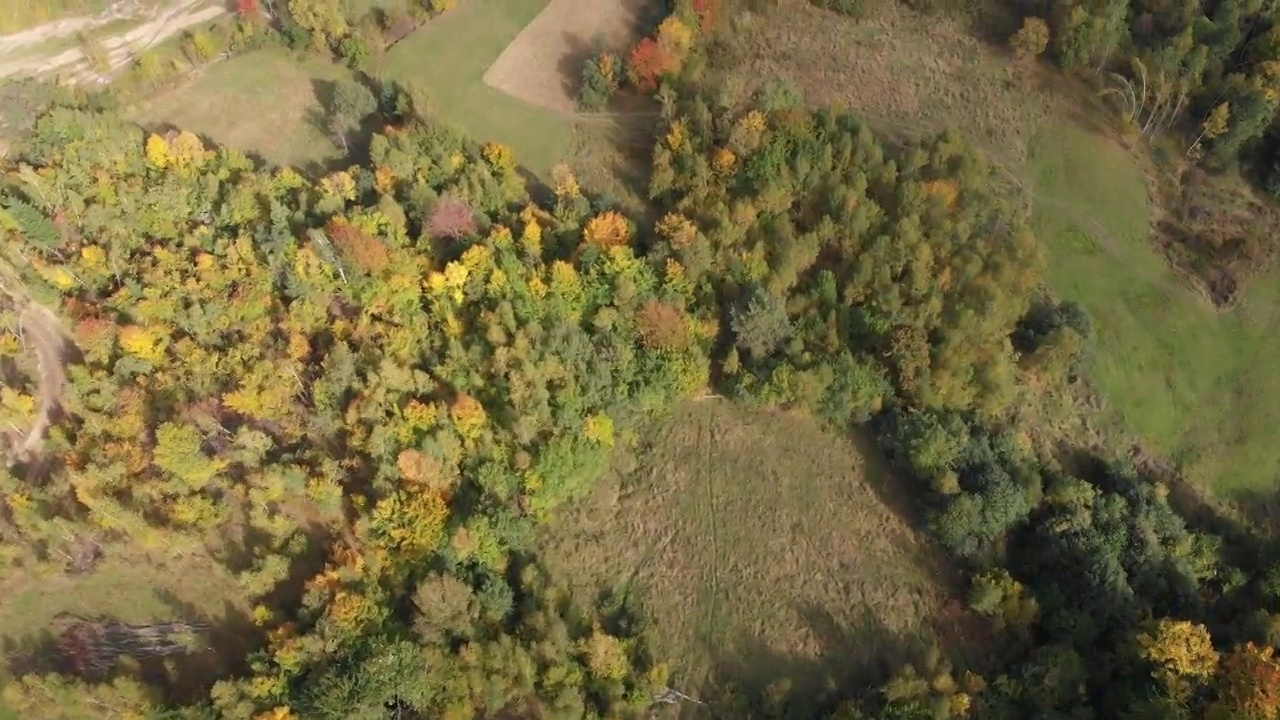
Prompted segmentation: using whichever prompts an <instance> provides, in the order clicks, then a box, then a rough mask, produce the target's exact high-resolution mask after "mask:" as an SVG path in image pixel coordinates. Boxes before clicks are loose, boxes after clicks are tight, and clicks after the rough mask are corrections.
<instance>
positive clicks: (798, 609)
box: [542, 400, 972, 696]
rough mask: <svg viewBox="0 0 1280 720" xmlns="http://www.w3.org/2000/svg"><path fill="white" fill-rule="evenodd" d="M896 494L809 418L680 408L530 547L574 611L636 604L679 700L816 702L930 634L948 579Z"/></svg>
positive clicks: (881, 471) (713, 405) (876, 671)
mask: <svg viewBox="0 0 1280 720" xmlns="http://www.w3.org/2000/svg"><path fill="white" fill-rule="evenodd" d="M893 492H894V481H893V480H892V478H890V476H889V473H888V471H887V470H886V469H885V468H884V467H883V466H882V465H881V464H880V462H879V461H878V460H877V459H875V456H873V455H870V454H868V455H866V456H863V455H860V454H859V453H858V452H856V451H855V449H854V446H853V445H852V444H851V443H850V441H849V439H848V438H844V437H840V436H836V435H833V434H830V433H828V432H825V431H824V430H822V429H821V428H820V427H818V426H817V424H816V423H814V422H813V421H812V420H810V419H808V418H805V417H802V416H798V415H794V414H788V413H783V412H780V411H770V410H762V409H751V408H746V407H740V406H737V405H734V404H731V403H729V402H727V401H719V400H713V401H703V402H698V403H690V404H688V405H686V406H684V407H683V408H681V409H679V410H677V411H676V412H675V414H674V416H673V417H671V418H669V419H667V420H666V421H665V422H663V423H661V424H660V425H659V426H658V427H656V428H654V429H653V430H651V431H650V432H648V433H647V434H646V435H645V436H644V439H643V441H642V442H641V443H640V444H639V446H638V449H637V450H636V451H635V453H634V455H631V456H624V457H622V458H621V459H619V461H618V467H617V469H616V470H615V473H614V477H612V478H610V479H608V480H607V481H606V482H604V483H603V484H602V486H601V488H600V489H599V491H598V492H597V493H596V494H595V495H594V496H593V497H592V498H591V499H590V500H589V501H586V502H584V503H582V504H580V505H579V506H577V507H574V508H572V509H571V510H569V511H567V512H565V513H563V514H562V515H561V516H560V517H558V518H557V519H556V521H555V522H554V523H552V524H551V529H550V530H549V531H548V532H549V534H548V535H547V536H546V538H545V539H544V542H543V543H542V547H543V553H544V555H545V556H546V558H547V559H548V561H549V562H550V563H551V565H552V566H553V567H554V568H557V569H559V570H561V571H563V572H564V573H565V576H566V577H569V578H572V579H573V580H574V581H575V582H576V583H578V588H577V590H578V591H579V592H580V593H581V597H583V598H584V599H588V598H590V597H592V596H593V595H595V594H597V593H600V592H611V593H615V594H620V595H626V596H629V597H630V598H631V599H633V600H634V601H636V602H637V603H638V605H639V607H640V609H641V610H642V615H643V617H645V618H647V619H648V620H649V622H650V625H651V627H652V634H653V637H654V638H655V639H656V641H657V643H658V651H659V656H660V657H662V658H669V659H671V661H672V662H674V663H675V665H674V666H673V681H672V682H673V683H675V684H676V685H677V686H678V687H680V688H681V689H682V690H685V691H686V692H689V691H690V689H692V690H693V691H696V692H701V693H704V694H705V695H706V696H714V694H715V693H716V691H717V688H723V687H724V684H725V683H733V684H736V685H738V686H740V687H743V688H756V689H760V688H763V687H765V686H767V685H769V684H770V683H773V682H775V681H790V682H792V683H793V684H794V685H793V689H795V690H797V691H799V692H798V694H799V695H801V696H804V695H805V693H806V692H808V693H809V694H810V695H812V694H813V693H817V692H820V690H821V688H822V687H823V685H824V682H825V681H827V680H828V679H838V680H840V681H842V682H843V683H845V684H844V687H850V686H851V685H850V684H849V683H852V684H853V686H863V685H864V684H866V683H870V682H873V681H875V680H877V679H883V677H882V673H883V672H884V671H885V670H886V669H887V668H890V667H893V665H894V663H896V662H898V661H902V660H904V659H906V658H907V656H908V655H909V654H910V652H909V650H910V649H912V648H915V647H917V646H918V643H919V642H920V641H921V640H922V639H923V638H925V637H928V636H930V635H931V633H932V632H933V630H932V629H931V628H930V627H927V626H926V623H928V622H930V621H931V620H934V619H936V618H938V616H939V613H940V608H941V606H942V604H943V602H944V600H945V599H946V596H947V594H948V592H947V589H946V588H945V585H946V584H947V581H946V578H947V577H948V575H947V570H946V567H945V565H944V563H943V560H942V558H941V557H940V556H939V555H938V554H935V552H934V550H933V549H932V548H931V546H929V545H928V544H926V542H925V541H924V540H922V539H921V538H920V537H918V536H917V535H916V534H915V533H914V532H913V531H912V529H911V528H910V526H909V525H908V524H907V522H906V521H905V520H904V519H902V518H901V517H899V515H898V514H896V513H895V511H894V510H893V509H891V507H890V505H888V504H886V500H885V499H884V498H891V496H892V494H893ZM889 502H893V500H892V499H890V500H889ZM904 504H905V503H904ZM939 625H940V626H945V627H944V629H943V631H944V632H951V631H952V629H951V627H952V626H950V625H948V624H947V623H939ZM970 649H972V648H970Z"/></svg>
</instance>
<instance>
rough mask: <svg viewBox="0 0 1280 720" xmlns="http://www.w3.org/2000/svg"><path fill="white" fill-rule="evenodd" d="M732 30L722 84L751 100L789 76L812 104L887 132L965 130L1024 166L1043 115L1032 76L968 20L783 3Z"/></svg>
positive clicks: (742, 19)
mask: <svg viewBox="0 0 1280 720" xmlns="http://www.w3.org/2000/svg"><path fill="white" fill-rule="evenodd" d="M734 20H735V21H734V27H733V28H732V32H730V33H729V39H728V41H727V53H726V54H725V56H724V58H723V60H722V62H721V63H720V64H721V65H723V67H724V74H725V78H724V81H723V83H721V85H722V87H723V88H725V89H726V90H727V91H732V92H736V93H738V94H740V95H742V96H743V97H745V96H746V95H747V93H749V92H751V91H753V90H759V89H760V88H761V87H762V86H763V85H765V84H766V83H769V82H771V81H774V80H779V79H781V80H786V81H787V82H788V83H789V84H791V85H792V86H794V87H795V88H797V89H799V90H800V91H801V92H802V93H803V94H804V97H805V99H806V100H808V101H809V102H810V103H812V104H814V105H831V104H834V105H838V106H841V107H845V108H848V109H850V110H853V111H855V112H857V113H859V114H860V115H862V116H863V117H865V118H866V119H867V120H868V121H870V122H871V123H872V125H873V127H875V128H876V129H877V130H878V131H880V132H882V133H885V134H893V135H897V134H900V133H901V134H909V135H918V134H921V133H934V132H939V131H941V130H943V129H946V128H948V127H951V128H955V129H957V130H960V131H961V132H962V133H964V135H965V136H966V137H967V138H968V139H969V140H970V141H971V142H973V143H975V144H976V145H977V146H978V147H981V148H983V149H985V150H987V151H988V152H990V153H991V154H992V155H993V156H996V157H997V158H998V159H1000V160H1001V161H1002V162H1011V163H1020V162H1021V161H1022V159H1023V157H1024V154H1025V149H1026V146H1027V143H1028V141H1029V140H1030V135H1031V130H1032V128H1034V127H1035V123H1036V122H1038V120H1039V118H1041V117H1042V116H1043V114H1044V112H1045V103H1044V98H1043V97H1042V96H1041V94H1040V93H1039V92H1038V91H1037V90H1036V89H1035V87H1034V78H1033V77H1031V76H1030V75H1029V74H1025V73H1017V72H1014V70H1013V68H1011V67H1010V65H1009V63H1008V62H1007V60H1006V59H1005V58H1003V57H1001V56H999V55H998V54H996V53H993V52H992V51H991V50H990V48H988V47H986V46H984V45H983V44H982V43H981V42H980V41H978V40H977V39H975V38H974V37H973V35H972V33H971V31H970V28H969V27H967V26H965V25H964V24H963V21H960V20H956V19H950V18H948V17H946V15H945V14H944V13H940V14H934V15H929V16H927V17H926V16H923V15H920V14H918V13H915V12H913V11H910V10H907V9H906V8H905V7H903V6H902V5H901V4H899V3H880V4H879V5H877V6H876V10H875V11H874V12H873V13H872V15H871V16H870V17H867V18H864V19H859V20H855V19H853V18H851V17H848V16H845V15H841V14H839V13H836V12H832V11H829V10H822V9H820V8H817V7H814V6H813V4H812V3H811V2H809V0H780V5H779V7H778V9H776V10H773V11H771V12H769V13H767V14H759V15H757V14H752V13H740V14H739V15H738V16H736V17H735V19H734Z"/></svg>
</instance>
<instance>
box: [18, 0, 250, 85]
mask: <svg viewBox="0 0 1280 720" xmlns="http://www.w3.org/2000/svg"><path fill="white" fill-rule="evenodd" d="M148 5H152V7H150V8H149V9H148V8H147V7H144V4H143V3H142V2H139V0H124V1H123V2H116V3H114V4H112V6H111V7H110V8H109V9H108V10H107V11H106V12H105V13H102V14H101V15H97V16H94V17H91V18H71V19H67V20H59V21H57V22H52V23H48V24H45V25H41V26H39V27H36V28H32V29H30V30H25V31H23V32H20V33H15V34H13V35H6V36H3V37H0V80H2V79H4V78H6V77H11V76H22V75H57V76H59V77H61V78H63V79H64V80H66V81H67V82H71V83H104V82H107V81H109V80H110V79H111V76H112V75H114V74H115V71H116V70H118V69H120V68H121V67H123V66H125V65H127V64H128V63H129V62H130V61H132V59H133V58H134V57H135V56H136V55H137V54H138V53H139V52H141V51H143V50H145V49H147V48H149V47H152V46H154V45H156V44H158V43H160V42H162V41H164V40H166V39H168V38H170V37H172V36H174V35H176V34H178V33H180V32H182V31H183V30H186V29H187V28H190V27H192V26H195V25H199V24H201V23H206V22H209V21H210V20H213V19H214V18H217V17H218V16H220V15H222V14H224V13H225V12H226V8H225V7H224V5H223V4H222V3H221V2H216V1H215V0H172V2H168V3H166V4H164V5H162V6H160V7H155V6H154V5H153V4H151V3H148ZM117 21H136V23H137V24H136V25H134V26H133V27H132V28H130V29H128V30H125V31H122V32H120V33H119V34H116V35H112V36H109V37H106V38H100V39H98V40H97V42H98V44H99V45H100V46H101V47H102V50H103V52H104V53H105V54H106V59H107V64H108V65H109V66H110V71H108V72H105V73H99V72H97V71H96V70H94V69H93V68H91V67H89V61H88V59H87V58H86V57H85V54H84V52H83V50H81V49H80V48H79V47H73V48H70V49H67V46H66V42H62V43H58V42H57V41H59V40H63V41H71V42H74V41H75V38H76V35H77V34H78V33H82V32H88V31H91V30H93V29H95V28H100V27H102V26H104V25H107V24H109V23H114V22H117ZM50 45H54V46H57V45H61V47H55V49H54V50H52V51H50V50H44V51H42V50H41V47H42V46H44V47H46V48H47V47H49V46H50Z"/></svg>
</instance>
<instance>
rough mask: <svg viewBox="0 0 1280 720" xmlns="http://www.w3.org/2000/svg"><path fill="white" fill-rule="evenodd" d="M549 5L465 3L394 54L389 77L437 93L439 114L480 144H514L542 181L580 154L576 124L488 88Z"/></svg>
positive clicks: (539, 0)
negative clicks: (504, 57) (494, 68)
mask: <svg viewBox="0 0 1280 720" xmlns="http://www.w3.org/2000/svg"><path fill="white" fill-rule="evenodd" d="M545 5H546V0H485V1H484V2H463V3H459V5H458V8H457V9H456V10H453V11H452V12H449V13H446V14H445V15H443V16H441V17H439V18H437V19H435V20H433V21H431V22H429V23H427V24H426V25H424V26H423V27H422V28H419V29H418V30H417V31H416V32H414V33H413V34H412V35H410V36H409V37H407V38H405V39H404V40H402V41H401V42H399V43H397V44H396V46H395V47H393V48H392V49H391V51H390V52H389V53H387V57H386V59H385V61H384V66H383V70H382V72H383V73H384V74H385V75H386V76H387V77H389V78H391V79H394V80H399V81H401V82H405V83H418V84H421V85H422V86H424V87H425V88H426V89H427V90H428V92H429V93H430V96H431V99H432V101H433V103H434V106H435V107H434V112H436V113H437V114H438V115H439V116H440V118H441V119H442V120H444V121H445V122H447V123H449V124H451V125H454V126H456V127H458V128H459V129H461V130H463V131H464V132H466V133H467V134H468V135H469V136H470V137H473V138H475V139H476V140H479V141H484V142H489V141H496V142H502V143H506V144H507V145H510V146H511V147H512V148H513V149H514V150H515V152H516V157H517V159H518V160H519V162H520V163H521V164H522V165H525V166H527V167H528V168H529V169H530V170H532V171H533V172H535V173H538V174H540V175H544V174H545V173H547V172H548V171H549V170H550V168H551V167H552V166H553V165H555V164H556V163H558V162H561V161H563V160H565V159H567V158H568V157H569V155H570V152H571V150H572V149H573V143H574V128H573V120H572V118H571V117H567V116H565V115H563V114H560V113H556V112H554V111H551V110H545V109H542V108H538V107H534V106H532V105H529V104H527V103H524V102H521V101H519V100H517V99H515V98H513V97H511V96H510V95H507V94H506V93H503V92H501V91H499V90H495V89H493V88H491V87H489V86H488V85H486V84H485V83H484V80H483V77H484V72H485V70H486V69H487V68H488V67H489V65H490V64H492V63H493V61H494V60H496V59H497V57H498V55H500V54H501V53H502V51H503V49H505V48H506V46H507V45H508V44H509V43H510V42H511V41H512V40H513V39H514V38H515V36H516V35H518V34H519V33H520V31H521V30H522V29H524V26H525V25H528V24H529V22H530V21H531V20H533V18H534V17H536V16H537V15H538V13H539V12H540V11H541V10H542V8H543V6H545Z"/></svg>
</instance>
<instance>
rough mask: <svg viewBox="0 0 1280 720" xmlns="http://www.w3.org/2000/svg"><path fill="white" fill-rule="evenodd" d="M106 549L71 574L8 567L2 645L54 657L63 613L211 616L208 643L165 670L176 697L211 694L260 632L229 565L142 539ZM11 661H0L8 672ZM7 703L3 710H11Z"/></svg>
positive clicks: (19, 657) (10, 653)
mask: <svg viewBox="0 0 1280 720" xmlns="http://www.w3.org/2000/svg"><path fill="white" fill-rule="evenodd" d="M104 549H105V557H104V558H103V559H102V560H101V561H100V562H99V563H98V564H97V565H96V566H95V567H94V568H93V569H92V570H91V571H89V572H87V573H83V574H80V575H67V574H64V573H61V572H59V571H58V570H56V569H49V570H48V571H47V572H45V573H42V574H36V573H33V572H31V571H29V570H25V569H23V568H20V567H19V568H10V569H7V570H5V571H4V572H3V573H0V586H2V587H4V589H5V601H4V603H0V647H3V648H4V649H5V651H6V656H7V657H6V659H7V661H8V662H9V663H14V664H16V665H17V667H19V668H20V667H22V665H23V664H24V663H27V662H30V661H31V660H32V659H36V660H37V661H43V662H47V661H48V660H49V657H48V655H47V653H48V652H49V647H50V644H51V643H52V642H53V640H54V634H55V633H54V632H53V629H54V628H53V620H54V618H55V617H56V616H57V615H59V614H60V613H64V612H67V613H72V614H74V615H78V616H81V617H87V618H104V619H109V620H115V621H120V622H125V623H131V624H145V623H150V622H172V621H185V622H191V623H197V622H203V623H207V624H208V626H209V630H208V632H206V633H203V634H202V635H201V642H202V645H203V648H201V649H198V650H197V651H196V652H195V653H193V654H192V655H188V656H184V657H183V658H181V659H179V660H177V661H176V662H175V663H174V668H173V671H172V672H171V673H170V674H169V675H168V676H167V677H166V678H165V680H164V682H165V684H166V685H167V686H168V689H169V692H170V694H171V695H172V697H174V698H175V699H186V700H192V699H197V698H200V697H204V696H206V694H207V692H208V689H209V686H210V685H211V683H212V681H213V680H215V679H217V678H219V677H224V676H225V675H226V674H227V673H229V672H232V671H235V670H236V669H238V668H239V664H240V663H241V661H242V659H243V658H244V655H245V653H246V652H248V651H249V650H250V649H251V648H253V647H254V646H255V645H256V644H257V643H258V642H259V640H260V638H259V637H258V631H257V630H256V628H254V627H253V626H252V625H251V624H250V622H249V621H248V619H247V618H248V615H249V611H250V608H249V607H248V605H247V603H246V602H245V600H244V599H243V595H244V593H243V592H242V591H241V590H240V587H239V585H238V584H237V583H236V581H235V578H233V577H232V576H231V575H230V573H229V572H228V571H227V570H226V568H225V567H224V566H222V565H220V564H218V563H216V562H214V561H212V560H211V559H209V558H208V557H207V556H206V555H204V554H201V553H195V554H188V555H186V556H184V557H180V558H174V557H158V556H152V555H149V554H147V553H144V552H142V551H140V550H139V549H137V548H135V547H130V546H125V545H119V544H112V545H107V546H105V548H104ZM10 667H12V666H11V665H0V680H2V679H3V678H4V677H5V676H6V675H7V673H8V672H9V668H10ZM2 711H3V705H2V704H0V717H4V714H3V712H2Z"/></svg>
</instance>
